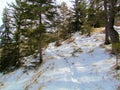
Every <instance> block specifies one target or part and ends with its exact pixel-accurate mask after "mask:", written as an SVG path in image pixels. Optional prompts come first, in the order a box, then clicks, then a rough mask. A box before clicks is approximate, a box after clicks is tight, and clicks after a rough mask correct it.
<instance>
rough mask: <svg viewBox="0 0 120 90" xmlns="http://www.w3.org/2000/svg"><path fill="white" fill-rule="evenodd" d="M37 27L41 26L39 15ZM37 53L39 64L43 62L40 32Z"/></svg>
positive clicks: (40, 16)
mask: <svg viewBox="0 0 120 90" xmlns="http://www.w3.org/2000/svg"><path fill="white" fill-rule="evenodd" d="M39 25H42V15H41V13H40V15H39ZM38 49H39V50H38V51H39V60H40V61H39V62H40V64H41V63H42V62H43V57H42V31H40V32H39V41H38Z"/></svg>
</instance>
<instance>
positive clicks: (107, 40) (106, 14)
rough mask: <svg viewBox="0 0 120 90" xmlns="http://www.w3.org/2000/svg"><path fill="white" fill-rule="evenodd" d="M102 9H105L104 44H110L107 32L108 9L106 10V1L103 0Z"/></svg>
mask: <svg viewBox="0 0 120 90" xmlns="http://www.w3.org/2000/svg"><path fill="white" fill-rule="evenodd" d="M104 10H105V43H104V44H105V45H108V44H110V40H109V34H108V10H107V1H106V0H104Z"/></svg>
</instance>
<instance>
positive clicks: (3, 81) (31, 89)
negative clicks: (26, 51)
mask: <svg viewBox="0 0 120 90" xmlns="http://www.w3.org/2000/svg"><path fill="white" fill-rule="evenodd" d="M103 43H104V34H103V33H95V34H93V35H92V36H91V37H85V36H80V34H79V33H76V34H74V35H73V37H72V38H70V39H68V40H66V41H64V42H62V45H61V46H59V47H56V46H55V43H51V44H49V46H48V47H47V48H46V50H45V51H44V63H43V64H42V65H41V66H40V67H39V68H38V69H37V70H25V69H24V68H23V67H22V68H20V69H18V70H16V71H14V72H11V73H8V74H6V75H2V74H1V75H0V90H120V71H115V70H113V69H112V66H113V65H115V56H114V55H111V54H110V52H109V48H108V46H104V45H103ZM26 59H28V60H27V61H26V63H25V64H26V65H29V64H30V61H32V60H33V59H32V56H29V57H27V58H26Z"/></svg>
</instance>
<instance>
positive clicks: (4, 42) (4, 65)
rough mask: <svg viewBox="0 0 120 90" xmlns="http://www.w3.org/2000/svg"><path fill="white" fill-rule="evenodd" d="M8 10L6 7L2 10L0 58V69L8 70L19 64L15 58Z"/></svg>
mask: <svg viewBox="0 0 120 90" xmlns="http://www.w3.org/2000/svg"><path fill="white" fill-rule="evenodd" d="M9 16H10V15H9V10H8V9H7V8H5V9H4V12H3V24H4V31H3V32H2V38H1V46H2V48H1V49H2V51H1V59H0V71H9V70H13V69H15V68H16V67H18V66H19V65H18V64H19V63H18V62H19V61H18V59H17V58H16V56H15V55H16V54H17V52H16V48H15V47H14V44H13V38H12V32H11V26H10V17H9Z"/></svg>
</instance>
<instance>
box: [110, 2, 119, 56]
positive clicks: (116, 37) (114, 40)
mask: <svg viewBox="0 0 120 90" xmlns="http://www.w3.org/2000/svg"><path fill="white" fill-rule="evenodd" d="M115 1H116V0H109V22H108V30H109V31H108V34H109V36H110V39H111V43H112V52H113V53H115V54H117V53H118V52H117V51H119V50H118V49H119V48H118V47H116V44H118V43H119V34H118V32H117V31H115V30H114V27H113V26H114V18H115V7H114V5H116V2H115Z"/></svg>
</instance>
